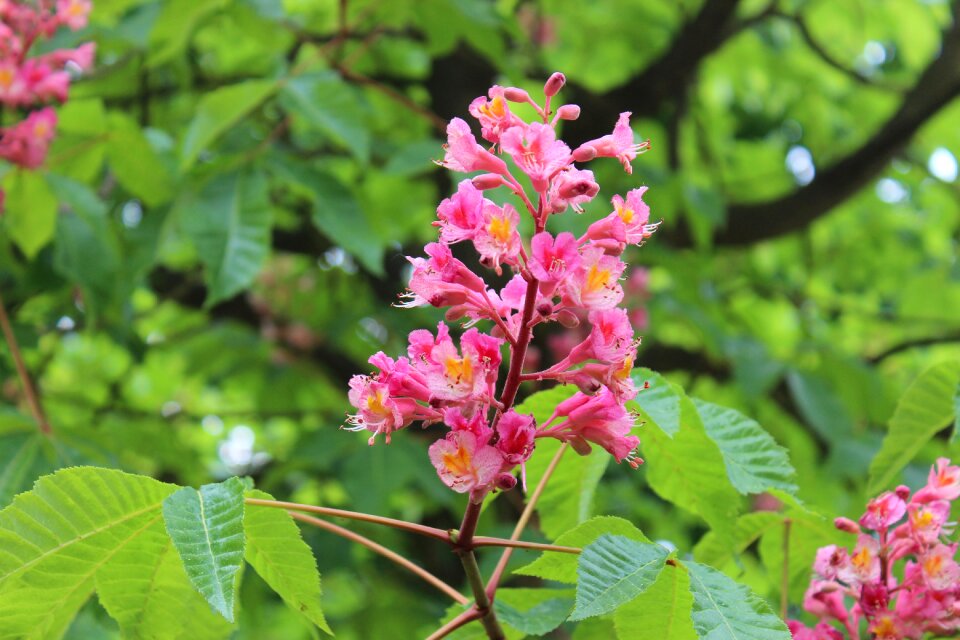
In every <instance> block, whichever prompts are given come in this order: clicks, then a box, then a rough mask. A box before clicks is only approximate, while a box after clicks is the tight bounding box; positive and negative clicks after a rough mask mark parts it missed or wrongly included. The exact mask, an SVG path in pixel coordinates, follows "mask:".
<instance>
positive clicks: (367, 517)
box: [244, 498, 451, 544]
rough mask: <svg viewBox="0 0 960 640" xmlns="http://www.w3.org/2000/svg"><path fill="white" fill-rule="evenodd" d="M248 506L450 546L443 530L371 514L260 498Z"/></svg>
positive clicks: (448, 538)
mask: <svg viewBox="0 0 960 640" xmlns="http://www.w3.org/2000/svg"><path fill="white" fill-rule="evenodd" d="M244 502H246V503H247V504H252V505H257V506H260V507H272V508H274V509H287V510H291V511H309V512H311V513H319V514H320V515H324V516H332V517H335V518H348V519H350V520H360V521H363V522H372V523H373V524H381V525H384V526H386V527H393V528H394V529H402V530H404V531H409V532H410V533H417V534H420V535H422V536H427V537H428V538H435V539H437V540H442V541H443V542H446V543H448V544H450V542H451V541H450V534H449V533H447V532H446V531H444V530H442V529H437V528H435V527H428V526H426V525H422V524H417V523H415V522H407V521H406V520H395V519H394V518H384V517H383V516H375V515H372V514H369V513H360V512H358V511H345V510H344V509H332V508H330V507H316V506H314V505H311V504H299V503H296V502H282V501H280V500H261V499H260V498H246V499H245V500H244Z"/></svg>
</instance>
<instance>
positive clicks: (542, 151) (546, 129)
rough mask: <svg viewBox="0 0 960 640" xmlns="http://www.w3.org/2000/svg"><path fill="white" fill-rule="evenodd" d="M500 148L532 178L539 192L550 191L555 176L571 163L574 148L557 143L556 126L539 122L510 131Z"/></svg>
mask: <svg viewBox="0 0 960 640" xmlns="http://www.w3.org/2000/svg"><path fill="white" fill-rule="evenodd" d="M500 146H501V147H503V150H504V151H506V152H507V153H509V154H510V157H512V158H513V161H514V162H515V163H516V164H517V166H518V167H520V169H521V170H522V171H523V172H524V173H525V174H527V176H529V177H530V181H531V182H532V183H533V188H534V190H535V191H537V192H538V193H544V192H546V191H547V187H548V186H549V182H550V179H551V178H552V177H553V175H554V174H555V173H557V172H558V171H560V170H562V169H563V168H564V167H566V166H567V165H568V164H569V163H570V147H568V146H567V145H566V144H564V143H563V142H561V141H559V140H557V135H556V132H555V131H554V130H553V127H551V126H549V125H545V124H541V123H539V122H534V123H532V124H529V125H526V126H516V127H511V128H510V129H507V131H506V132H504V134H503V135H502V136H501V137H500Z"/></svg>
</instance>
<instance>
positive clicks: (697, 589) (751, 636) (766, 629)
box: [683, 562, 790, 640]
mask: <svg viewBox="0 0 960 640" xmlns="http://www.w3.org/2000/svg"><path fill="white" fill-rule="evenodd" d="M683 564H684V566H685V567H686V568H687V570H688V571H689V572H690V592H691V593H692V594H693V614H692V616H693V627H694V629H696V631H697V634H698V635H699V637H700V638H702V639H704V640H790V631H789V630H788V629H787V625H785V624H784V622H783V620H781V619H780V618H779V617H778V616H777V615H776V614H775V613H774V612H773V611H772V610H771V609H770V605H768V604H767V603H766V601H765V600H763V598H761V597H759V596H758V595H757V594H755V593H753V592H752V591H751V590H750V589H748V588H747V587H745V586H743V585H741V584H737V583H736V582H734V581H733V580H731V579H730V578H728V577H727V576H726V575H724V574H723V573H721V572H719V571H717V570H716V569H713V568H711V567H708V566H706V565H702V564H699V563H697V562H685V563H683Z"/></svg>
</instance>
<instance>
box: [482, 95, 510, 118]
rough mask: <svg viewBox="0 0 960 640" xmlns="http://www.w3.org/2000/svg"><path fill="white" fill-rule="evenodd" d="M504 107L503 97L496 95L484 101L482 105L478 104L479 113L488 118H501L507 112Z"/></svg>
mask: <svg viewBox="0 0 960 640" xmlns="http://www.w3.org/2000/svg"><path fill="white" fill-rule="evenodd" d="M506 107H507V105H506V103H505V102H504V100H503V98H501V97H500V96H497V97H496V98H494V99H493V100H490V101H489V102H484V103H483V104H482V105H480V113H482V114H483V115H485V116H488V117H490V118H502V117H503V115H504V114H505V113H506V112H507V109H506Z"/></svg>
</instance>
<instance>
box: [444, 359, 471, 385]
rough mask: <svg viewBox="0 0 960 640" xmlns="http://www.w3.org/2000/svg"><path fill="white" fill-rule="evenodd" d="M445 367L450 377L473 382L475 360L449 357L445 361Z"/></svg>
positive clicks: (458, 380) (459, 380)
mask: <svg viewBox="0 0 960 640" xmlns="http://www.w3.org/2000/svg"><path fill="white" fill-rule="evenodd" d="M444 368H445V369H446V372H447V377H448V378H453V379H454V380H456V381H457V382H466V383H467V384H470V383H472V382H473V362H472V361H471V360H470V358H463V359H462V360H458V359H457V358H447V361H446V362H445V363H444Z"/></svg>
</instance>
